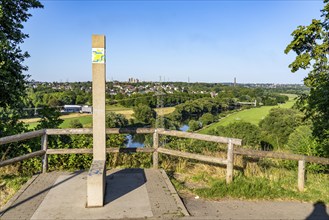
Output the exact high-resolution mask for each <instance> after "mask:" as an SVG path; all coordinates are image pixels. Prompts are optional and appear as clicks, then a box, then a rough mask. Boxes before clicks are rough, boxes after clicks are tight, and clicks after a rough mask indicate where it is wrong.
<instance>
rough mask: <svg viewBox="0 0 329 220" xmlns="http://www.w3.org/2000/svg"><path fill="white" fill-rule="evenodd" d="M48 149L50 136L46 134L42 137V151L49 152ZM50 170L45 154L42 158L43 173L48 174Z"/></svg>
mask: <svg viewBox="0 0 329 220" xmlns="http://www.w3.org/2000/svg"><path fill="white" fill-rule="evenodd" d="M47 149H48V135H46V134H44V135H42V137H41V150H44V151H46V152H47ZM47 170H48V155H47V154H44V155H43V156H42V173H47Z"/></svg>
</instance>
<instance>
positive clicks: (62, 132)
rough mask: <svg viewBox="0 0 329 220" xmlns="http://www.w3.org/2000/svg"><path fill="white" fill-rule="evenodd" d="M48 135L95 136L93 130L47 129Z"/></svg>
mask: <svg viewBox="0 0 329 220" xmlns="http://www.w3.org/2000/svg"><path fill="white" fill-rule="evenodd" d="M46 133H47V134H48V135H68V134H93V129H92V128H66V129H47V130H46Z"/></svg>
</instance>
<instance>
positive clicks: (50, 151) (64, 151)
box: [47, 147, 154, 154]
mask: <svg viewBox="0 0 329 220" xmlns="http://www.w3.org/2000/svg"><path fill="white" fill-rule="evenodd" d="M137 152H143V153H153V152H154V149H153V148H151V147H136V148H133V147H131V148H119V147H110V148H106V153H137ZM92 153H93V149H92V148H75V149H48V150H47V154H92Z"/></svg>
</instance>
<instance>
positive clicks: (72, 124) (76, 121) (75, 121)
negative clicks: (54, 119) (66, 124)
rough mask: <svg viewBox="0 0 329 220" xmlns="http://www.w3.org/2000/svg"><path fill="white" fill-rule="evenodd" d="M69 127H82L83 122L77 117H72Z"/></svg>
mask: <svg viewBox="0 0 329 220" xmlns="http://www.w3.org/2000/svg"><path fill="white" fill-rule="evenodd" d="M70 128H83V124H82V123H81V122H80V121H79V119H73V120H72V121H70Z"/></svg>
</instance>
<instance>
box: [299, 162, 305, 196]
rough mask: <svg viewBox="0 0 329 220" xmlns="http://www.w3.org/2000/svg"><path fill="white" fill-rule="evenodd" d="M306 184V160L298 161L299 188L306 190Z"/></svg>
mask: <svg viewBox="0 0 329 220" xmlns="http://www.w3.org/2000/svg"><path fill="white" fill-rule="evenodd" d="M304 186H305V160H299V161H298V190H299V191H301V192H302V191H304Z"/></svg>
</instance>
